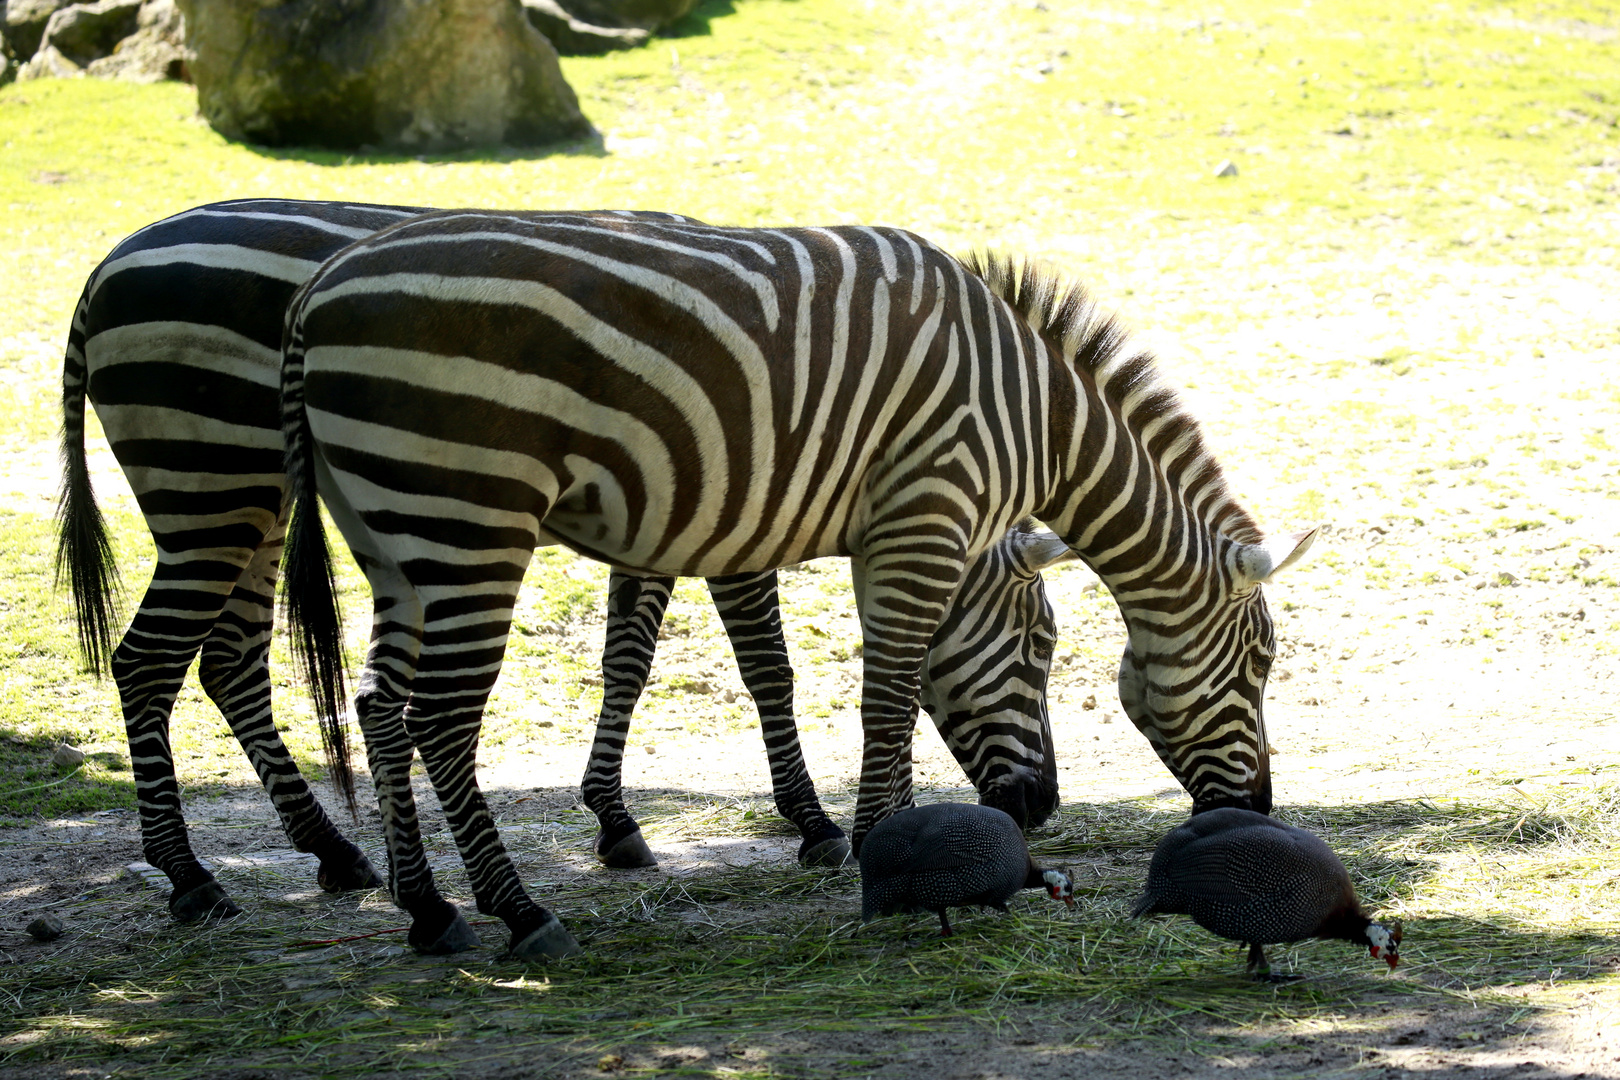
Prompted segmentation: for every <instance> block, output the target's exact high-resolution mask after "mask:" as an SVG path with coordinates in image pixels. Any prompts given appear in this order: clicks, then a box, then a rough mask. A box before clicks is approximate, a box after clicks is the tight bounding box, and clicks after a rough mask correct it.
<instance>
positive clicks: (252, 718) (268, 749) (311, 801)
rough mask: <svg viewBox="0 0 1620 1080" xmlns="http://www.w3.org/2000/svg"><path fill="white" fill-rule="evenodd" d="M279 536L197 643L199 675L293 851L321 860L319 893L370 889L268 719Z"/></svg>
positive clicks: (372, 884)
mask: <svg viewBox="0 0 1620 1080" xmlns="http://www.w3.org/2000/svg"><path fill="white" fill-rule="evenodd" d="M285 535H286V521H285V519H283V520H280V521H278V522H277V523H276V526H275V528H274V529H273V530H272V531H271V533H270V534H269V535H268V536H266V537H265V539H264V542H263V543H262V544H260V545H259V547H258V549H257V550H256V551H255V552H254V553H253V558H252V559H251V560H250V561H249V563H248V566H247V569H246V571H244V572H243V574H242V576H241V578H239V579H238V580H237V582H236V588H235V589H234V590H233V591H232V593H231V595H230V598H229V599H228V600H227V601H226V602H225V606H224V609H223V610H222V611H221V612H220V614H219V615H218V616H217V617H216V618H215V619H214V625H213V627H212V629H211V630H210V631H209V634H208V638H207V640H206V641H204V642H203V646H202V656H201V660H200V662H199V664H198V676H199V678H200V680H201V682H202V687H203V690H204V692H205V693H207V694H208V697H209V698H210V699H211V700H212V701H213V702H214V704H215V705H216V706H218V707H219V711H220V713H221V714H222V715H223V716H224V717H225V721H226V723H228V724H229V725H230V728H231V732H232V734H234V735H235V736H236V739H237V741H238V742H240V743H241V744H242V749H243V750H244V751H246V753H247V756H248V760H249V761H250V762H252V763H253V769H254V772H256V773H257V774H258V776H259V782H260V783H262V784H263V785H264V790H265V792H266V793H267V794H268V795H269V796H270V802H271V804H272V805H274V806H275V808H276V813H277V814H278V815H279V816H280V818H281V827H282V828H283V829H284V830H286V833H287V838H288V839H289V840H291V841H292V845H293V847H294V848H296V849H297V850H299V851H307V852H311V853H313V854H314V855H316V856H317V857H318V858H319V859H320V869H319V871H318V872H317V875H316V877H317V880H318V881H319V882H320V886H321V888H322V889H324V890H326V891H327V892H345V891H348V890H352V889H374V888H377V887H378V886H380V885H381V884H382V878H381V877H380V876H378V874H377V870H376V868H375V867H373V866H372V865H371V860H370V859H368V858H366V856H365V853H364V852H362V851H361V850H360V849H359V848H358V847H356V846H355V845H354V843H353V842H351V841H350V840H348V839H347V838H346V837H345V836H344V835H343V834H342V833H341V832H339V831H338V829H337V826H335V825H334V824H333V823H332V820H331V818H329V817H327V815H326V810H325V809H324V808H323V807H322V806H321V804H320V802H319V801H317V800H316V798H315V794H314V792H312V791H310V789H309V785H308V784H307V783H305V782H304V777H303V775H302V774H301V773H300V772H299V771H298V765H297V764H296V763H295V762H294V761H293V759H292V755H291V754H290V753H288V752H287V747H286V745H285V744H284V743H283V742H282V741H281V733H280V731H278V730H277V728H276V725H275V719H274V715H273V713H272V712H271V708H270V667H269V662H268V661H269V651H270V633H271V628H272V625H273V618H274V610H275V608H274V605H275V595H276V571H277V568H278V566H279V565H280V562H281V545H282V538H283V537H284V536H285Z"/></svg>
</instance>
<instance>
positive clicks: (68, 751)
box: [51, 743, 84, 769]
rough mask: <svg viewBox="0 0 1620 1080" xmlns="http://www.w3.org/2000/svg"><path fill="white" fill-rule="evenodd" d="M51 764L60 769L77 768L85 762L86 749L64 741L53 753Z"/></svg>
mask: <svg viewBox="0 0 1620 1080" xmlns="http://www.w3.org/2000/svg"><path fill="white" fill-rule="evenodd" d="M51 764H52V765H55V766H56V767H57V768H58V769H76V768H78V767H79V766H80V765H83V764H84V751H83V750H80V749H79V748H78V747H76V746H70V745H69V744H67V743H62V744H61V745H59V746H58V747H57V748H56V753H54V754H52V755H51Z"/></svg>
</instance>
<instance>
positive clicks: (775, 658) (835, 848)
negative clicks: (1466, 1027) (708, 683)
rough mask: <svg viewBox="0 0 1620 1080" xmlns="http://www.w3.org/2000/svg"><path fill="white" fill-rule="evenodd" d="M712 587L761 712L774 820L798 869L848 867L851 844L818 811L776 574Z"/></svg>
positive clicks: (713, 581)
mask: <svg viewBox="0 0 1620 1080" xmlns="http://www.w3.org/2000/svg"><path fill="white" fill-rule="evenodd" d="M708 585H709V595H710V597H711V598H713V600H714V607H715V610H716V611H717V612H719V614H720V620H721V622H723V623H724V624H725V627H726V634H727V636H728V637H730V638H731V649H732V652H733V653H734V654H735V655H736V657H737V670H738V672H739V673H740V674H741V675H742V680H743V685H744V686H746V687H747V688H748V692H749V694H751V695H752V696H753V699H754V705H755V707H756V708H758V709H759V731H760V735H761V736H763V737H764V740H765V756H766V758H767V759H768V760H769V762H770V766H771V791H772V793H773V794H774V795H775V797H776V809H777V812H778V813H780V814H781V815H782V816H783V817H784V818H786V819H787V820H789V821H791V822H793V824H794V826H795V827H797V828H798V830H799V835H800V837H802V842H801V843H800V844H799V862H800V863H801V864H803V865H805V866H842V865H843V864H844V863H846V862H848V861H849V860H850V850H849V841H848V839H846V838H845V836H844V830H842V829H840V828H839V827H838V826H837V825H835V824H833V821H832V819H831V818H830V817H828V816H827V812H826V811H825V810H823V809H822V807H821V800H820V798H819V797H818V796H817V795H816V788H815V784H814V783H812V782H811V780H810V771H809V770H808V769H807V768H806V767H805V764H804V752H803V750H802V749H801V747H800V746H799V728H798V725H797V724H796V723H794V720H793V666H792V664H791V663H790V662H789V660H788V651H787V642H786V641H785V640H784V639H783V637H782V608H781V600H780V597H779V595H778V593H777V577H776V571H775V570H767V571H765V572H763V573H755V574H736V575H732V576H728V577H717V578H710V579H709V580H708Z"/></svg>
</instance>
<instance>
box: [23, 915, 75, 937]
mask: <svg viewBox="0 0 1620 1080" xmlns="http://www.w3.org/2000/svg"><path fill="white" fill-rule="evenodd" d="M66 932H67V927H66V926H64V925H62V920H61V919H58V918H57V917H56V916H55V915H41V916H40V917H39V918H37V919H35V920H34V921H33V922H31V923H29V924H28V935H29V936H30V937H32V938H33V939H34V940H35V941H55V940H56V939H57V938H59V937H61V936H62V935H63V934H65V933H66Z"/></svg>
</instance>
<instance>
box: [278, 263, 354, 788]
mask: <svg viewBox="0 0 1620 1080" xmlns="http://www.w3.org/2000/svg"><path fill="white" fill-rule="evenodd" d="M301 298H302V291H300V293H299V295H297V296H294V297H293V302H292V304H291V306H290V307H289V308H288V309H287V312H288V315H287V317H288V324H287V327H286V329H285V330H284V331H283V346H284V348H283V356H284V359H283V363H282V369H281V431H282V438H283V440H284V443H285V446H286V470H287V492H288V498H289V499H290V501H291V503H292V521H291V522H290V523H289V525H288V527H287V551H286V555H285V556H284V558H283V559H282V565H281V580H282V583H283V584H282V597H283V600H284V603H285V605H286V612H287V626H288V629H289V630H290V631H291V632H292V638H293V660H294V663H295V665H296V666H297V668H298V669H299V671H300V672H301V673H302V674H303V676H304V678H305V680H307V681H308V683H309V689H310V695H311V696H312V697H313V698H314V699H315V714H316V716H317V717H318V718H319V720H320V725H321V743H322V746H323V747H324V749H325V750H326V761H327V766H328V768H329V769H330V770H331V772H332V779H333V782H334V783H336V784H337V787H338V790H339V791H340V792H342V793H343V797H344V799H345V800H347V802H348V804H349V811H350V812H351V813H352V814H354V815H355V816H356V818H358V817H359V813H360V810H359V806H358V805H357V804H356V802H355V798H354V771H353V770H352V769H351V768H350V766H349V736H348V730H347V728H346V726H345V724H344V710H343V706H344V703H345V702H346V701H347V700H348V694H347V692H346V691H345V688H344V678H343V617H342V614H341V613H340V612H339V611H338V604H337V595H336V584H335V582H334V580H333V575H332V555H331V552H330V550H328V548H327V546H326V526H325V524H324V523H323V522H322V521H321V508H320V504H319V502H318V501H317V500H316V494H315V448H314V445H313V443H312V441H311V438H310V431H309V415H308V413H307V412H306V411H305V409H304V343H303V333H302V330H303V326H302V321H301V320H296V319H295V313H296V312H298V311H299V310H300V308H301V306H302V305H301V304H300V303H299V300H300V299H301Z"/></svg>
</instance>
